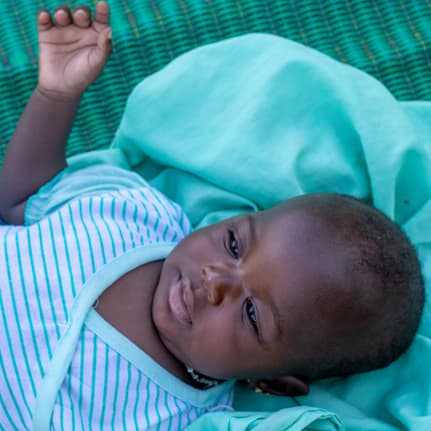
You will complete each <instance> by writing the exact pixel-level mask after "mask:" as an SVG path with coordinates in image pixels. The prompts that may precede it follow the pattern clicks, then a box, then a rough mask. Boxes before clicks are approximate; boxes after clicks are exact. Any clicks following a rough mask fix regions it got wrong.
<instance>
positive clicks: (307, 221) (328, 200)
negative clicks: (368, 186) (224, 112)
mask: <svg viewBox="0 0 431 431" xmlns="http://www.w3.org/2000/svg"><path fill="white" fill-rule="evenodd" d="M37 25H38V32H39V48H40V67H39V79H38V85H37V87H36V89H35V91H34V93H33V95H32V97H31V99H30V101H29V103H28V105H27V107H26V109H25V111H24V113H23V115H22V117H21V119H20V122H19V124H18V127H17V129H16V131H15V134H14V136H13V137H12V140H11V142H10V145H9V148H8V150H7V153H6V155H5V160H4V163H3V167H2V170H1V174H0V215H1V217H2V219H3V220H4V222H5V224H4V225H1V226H0V237H1V244H2V246H1V247H0V249H1V251H0V256H1V257H0V274H1V276H0V280H1V307H0V308H1V310H2V314H1V324H0V352H1V359H2V360H1V372H0V388H1V389H0V390H1V398H2V401H3V402H2V404H1V405H0V423H1V424H2V425H3V424H6V425H5V426H9V427H10V428H20V429H30V428H31V429H35V430H42V429H51V428H54V429H57V428H59V429H60V428H62V429H63V428H65V429H84V428H87V427H88V428H91V427H96V428H98V429H104V428H105V427H108V426H110V427H111V428H113V429H146V428H151V427H158V426H163V427H165V428H167V429H182V428H185V427H186V426H187V425H188V424H190V423H191V422H192V421H193V420H195V419H196V418H197V417H198V416H199V415H202V414H204V413H205V412H207V411H212V410H215V409H225V408H229V406H230V405H231V403H232V388H233V381H234V379H249V380H250V381H251V385H253V386H255V387H257V388H260V389H261V390H264V391H265V392H268V393H272V394H278V395H291V396H296V395H303V394H306V393H307V391H308V384H309V382H310V381H312V380H315V379H321V378H325V377H330V376H339V375H349V374H352V373H358V372H365V371H368V370H372V369H375V368H380V367H384V366H386V365H387V364H389V363H390V362H391V361H393V360H395V359H396V358H397V357H398V356H399V355H401V353H402V352H403V351H404V350H405V349H406V348H407V347H408V346H409V344H410V342H411V340H412V338H413V336H414V334H415V331H416V329H417V327H418V324H419V320H420V317H421V313H422V308H423V302H424V288H423V279H422V276H421V271H420V265H419V262H418V259H417V256H416V253H415V250H414V248H413V247H412V245H411V244H410V242H409V241H408V239H407V238H406V236H405V235H404V234H403V232H402V231H401V230H400V229H399V228H398V227H397V226H396V225H395V224H394V223H392V222H391V221H390V220H389V219H388V218H387V217H386V216H385V215H384V214H382V213H380V212H379V211H377V210H376V209H374V208H372V207H370V206H368V205H366V204H364V203H363V202H361V201H359V200H357V199H355V198H352V197H348V196H343V195H336V194H324V193H321V194H312V195H304V196H299V197H297V198H294V199H291V200H289V201H286V202H284V203H281V204H280V205H278V206H276V207H274V208H272V209H270V210H267V211H260V212H256V213H250V214H246V215H241V216H238V217H235V218H233V219H229V220H226V221H223V222H221V223H218V224H215V225H212V226H209V227H206V228H204V229H200V230H197V231H195V232H193V233H190V224H189V222H188V220H187V217H186V215H185V214H184V213H183V212H182V210H181V209H180V208H179V207H178V205H176V204H175V203H173V202H172V201H170V200H168V199H167V198H166V197H164V196H163V195H162V194H161V193H160V192H158V191H157V190H155V189H153V188H152V187H150V186H149V185H148V184H147V183H146V182H145V181H144V180H143V179H142V178H140V177H138V176H137V175H135V174H133V173H130V172H128V171H123V170H121V169H119V168H114V167H104V166H101V165H100V166H94V167H89V168H86V169H83V170H82V171H71V170H70V169H68V168H67V164H66V158H65V146H66V142H67V137H68V134H69V131H70V129H71V127H72V123H73V120H74V117H75V113H76V110H77V107H78V104H79V100H80V97H81V95H82V93H83V92H84V91H85V89H86V88H87V87H88V86H89V85H90V84H91V83H92V82H93V81H94V80H95V79H96V77H97V76H98V75H99V74H100V73H101V71H102V69H103V67H104V65H105V63H106V61H107V59H108V57H109V53H110V48H111V30H110V27H109V8H108V5H107V3H105V2H99V3H97V6H96V10H95V15H94V18H93V19H92V18H91V15H90V12H89V10H88V9H87V8H85V7H78V8H77V9H76V10H75V11H74V12H73V13H71V12H70V11H69V9H67V8H64V7H62V8H59V9H57V10H56V11H55V13H54V17H53V18H52V17H51V16H50V14H49V13H48V12H46V11H42V12H40V13H39V14H38V17H37ZM143 121H145V119H144V118H143ZM83 178H84V180H83ZM91 178H98V179H99V180H100V179H102V181H105V182H106V184H107V186H108V188H109V187H110V186H111V185H112V191H110V192H104V193H101V192H98V191H95V192H94V191H92V190H91V186H90V182H91V181H90V180H89V179H91ZM74 182H75V183H76V182H77V183H78V184H88V187H84V188H83V189H82V190H79V192H77V193H76V197H75V198H74V199H71V200H70V201H68V202H67V203H65V204H64V205H59V206H58V207H57V208H55V209H52V210H49V211H46V210H45V207H46V202H47V201H48V200H49V199H51V198H52V196H55V194H61V192H62V189H63V188H64V187H65V185H67V184H69V183H74ZM30 221H31V223H30ZM24 222H26V223H24ZM183 238H184V239H183Z"/></svg>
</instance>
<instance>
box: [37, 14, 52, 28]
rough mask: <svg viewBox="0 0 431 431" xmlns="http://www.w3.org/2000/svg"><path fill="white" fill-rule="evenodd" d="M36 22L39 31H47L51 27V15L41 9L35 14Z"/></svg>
mask: <svg viewBox="0 0 431 431" xmlns="http://www.w3.org/2000/svg"><path fill="white" fill-rule="evenodd" d="M36 22H37V29H38V30H39V31H46V30H49V29H50V28H51V27H52V26H53V22H52V19H51V15H50V14H49V12H48V11H47V10H46V9H41V10H40V11H39V12H38V13H37V17H36Z"/></svg>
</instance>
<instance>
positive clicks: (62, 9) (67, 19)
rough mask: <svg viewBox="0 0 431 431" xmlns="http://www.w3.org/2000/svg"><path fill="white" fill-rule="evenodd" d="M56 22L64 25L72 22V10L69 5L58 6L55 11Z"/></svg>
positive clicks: (61, 25)
mask: <svg viewBox="0 0 431 431" xmlns="http://www.w3.org/2000/svg"><path fill="white" fill-rule="evenodd" d="M54 20H55V24H56V25H58V26H60V27H64V26H66V25H69V24H70V23H71V22H72V17H71V16H70V10H69V8H68V7H67V6H58V7H57V8H55V11H54Z"/></svg>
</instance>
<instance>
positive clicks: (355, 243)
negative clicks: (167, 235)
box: [153, 193, 424, 394]
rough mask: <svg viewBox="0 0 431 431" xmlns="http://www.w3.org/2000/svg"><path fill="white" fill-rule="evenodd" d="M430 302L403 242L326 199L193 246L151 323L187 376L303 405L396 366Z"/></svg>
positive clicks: (385, 226) (376, 219) (255, 216)
mask: <svg viewBox="0 0 431 431" xmlns="http://www.w3.org/2000/svg"><path fill="white" fill-rule="evenodd" d="M423 302H424V287H423V279H422V275H421V271H420V265H419V262H418V259H417V255H416V252H415V250H414V248H413V247H412V245H411V244H410V242H409V241H408V239H407V238H406V236H405V235H404V234H403V233H402V231H401V230H400V229H399V228H398V227H397V226H396V225H395V224H394V223H393V222H391V221H390V220H389V219H388V218H387V217H386V216H385V215H383V214H382V213H380V212H378V211H377V210H375V209H374V208H372V207H370V206H368V205H366V204H364V203H363V202H361V201H359V200H357V199H354V198H351V197H347V196H342V195H336V194H323V193H322V194H312V195H304V196H300V197H297V198H294V199H291V200H288V201H286V202H284V203H282V204H280V205H278V206H276V207H274V208H272V209H270V210H267V211H260V212H257V213H251V214H246V215H242V216H238V217H235V218H232V219H229V220H226V221H224V222H221V223H218V224H215V225H212V226H209V227H207V228H204V229H200V230H197V231H195V232H194V233H192V234H191V235H189V236H188V237H186V238H185V239H184V240H183V241H181V242H180V243H179V244H178V246H177V247H176V248H175V249H174V250H173V252H172V253H171V254H170V255H169V256H168V258H167V259H166V261H165V262H164V265H163V269H162V274H161V277H160V281H159V284H158V286H157V290H156V293H155V296H154V302H153V319H154V323H155V325H156V327H157V329H158V332H159V334H160V337H161V340H162V342H163V343H164V344H165V346H166V347H167V349H168V350H169V351H170V352H171V353H172V354H173V355H174V356H175V357H176V358H177V359H178V360H180V361H181V362H183V363H184V364H185V365H186V366H188V367H192V368H194V369H195V370H197V371H199V372H200V373H202V374H204V375H207V376H211V377H214V378H219V379H227V378H251V379H254V380H259V379H266V384H267V385H273V386H274V388H275V389H274V390H273V392H279V393H287V394H301V393H304V392H306V390H307V382H309V381H311V380H315V379H320V378H325V377H330V376H339V375H349V374H353V373H358V372H364V371H368V370H372V369H376V368H381V367H384V366H386V365H387V364H389V363H390V362H391V361H393V360H395V359H396V358H397V357H398V356H399V355H400V354H401V353H402V352H403V351H404V350H405V349H406V348H407V347H408V346H409V344H410V343H411V341H412V339H413V336H414V334H415V332H416V330H417V327H418V325H419V321H420V317H421V313H422V308H423ZM270 389H271V388H270Z"/></svg>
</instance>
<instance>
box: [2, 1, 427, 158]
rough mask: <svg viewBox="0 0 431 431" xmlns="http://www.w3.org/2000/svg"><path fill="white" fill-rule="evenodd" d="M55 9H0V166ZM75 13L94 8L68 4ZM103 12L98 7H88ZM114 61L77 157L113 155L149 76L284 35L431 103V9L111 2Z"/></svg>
mask: <svg viewBox="0 0 431 431" xmlns="http://www.w3.org/2000/svg"><path fill="white" fill-rule="evenodd" d="M59 3H61V2H59V1H53V0H46V1H45V0H37V1H36V0H32V1H31V2H29V1H28V0H0V23H1V27H0V28H1V32H0V91H1V95H0V110H1V118H2V120H1V122H0V160H1V159H2V156H3V153H4V149H5V146H6V145H7V143H8V141H9V139H10V136H11V134H12V132H13V129H14V127H15V125H16V122H17V120H18V118H19V115H20V113H21V111H22V109H23V107H24V106H25V103H26V101H27V100H28V98H29V95H30V93H31V90H32V88H33V87H34V85H35V83H36V76H37V44H36V29H35V21H34V16H35V13H36V11H37V10H38V9H39V8H41V7H45V8H48V9H50V10H52V9H53V7H54V6H56V5H58V4H59ZM67 3H68V4H70V5H72V6H73V5H76V4H82V3H85V0H79V1H69V2H67ZM87 4H90V5H91V6H92V7H94V2H91V1H88V2H87ZM109 4H110V6H111V10H112V26H113V30H114V52H113V54H112V56H111V59H110V61H109V63H108V66H107V68H106V69H105V72H104V74H103V75H102V76H101V77H100V78H99V80H98V81H97V82H96V83H95V84H94V85H93V86H92V87H91V89H90V90H89V91H88V93H86V95H85V97H84V100H83V102H82V104H81V108H80V111H79V114H78V118H77V121H76V124H75V127H74V129H73V131H72V134H71V136H70V139H69V145H68V154H69V155H72V154H76V153H79V152H83V151H88V150H94V149H99V148H103V147H106V146H108V145H109V144H110V142H111V140H112V137H113V135H114V133H115V130H116V128H117V126H118V123H119V121H120V118H121V113H122V110H123V108H124V104H125V101H126V98H127V95H128V94H129V93H130V91H131V89H132V88H133V86H134V85H135V84H136V83H137V82H138V81H140V80H141V79H142V78H143V77H144V76H146V75H148V74H150V73H152V72H154V71H156V70H158V69H159V68H161V67H162V66H163V65H165V64H166V63H167V62H169V61H170V60H171V59H172V58H174V57H176V56H178V55H179V54H181V53H183V52H185V51H187V50H189V49H191V48H193V47H195V46H199V45H202V44H207V43H210V42H214V41H217V40H220V39H224V38H227V37H232V36H236V35H240V34H243V33H247V32H270V33H275V34H279V35H282V36H285V37H288V38H291V39H293V40H296V41H298V42H302V43H304V44H306V45H309V46H311V47H313V48H316V49H318V50H320V51H322V52H324V53H326V54H328V55H330V56H332V57H334V58H336V59H339V60H341V61H343V62H345V63H349V64H351V65H353V66H356V67H358V68H360V69H362V70H365V71H367V72H369V73H371V74H372V75H374V76H375V77H376V78H377V79H379V80H380V81H381V82H383V83H384V84H385V85H386V86H387V87H388V88H389V89H390V91H391V92H392V93H393V94H394V95H395V96H396V97H397V98H399V99H400V100H413V99H423V100H424V99H428V100H431V73H430V72H431V0H374V1H372V0H320V1H319V0H224V1H223V0H109Z"/></svg>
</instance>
